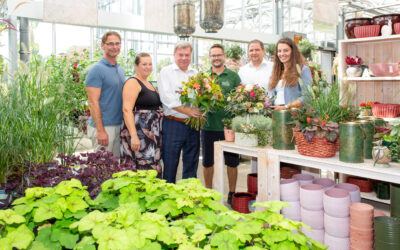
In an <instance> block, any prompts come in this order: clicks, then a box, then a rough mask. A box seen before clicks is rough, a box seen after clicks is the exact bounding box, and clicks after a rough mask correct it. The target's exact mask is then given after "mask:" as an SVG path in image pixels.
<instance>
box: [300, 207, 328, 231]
mask: <svg viewBox="0 0 400 250" xmlns="http://www.w3.org/2000/svg"><path fill="white" fill-rule="evenodd" d="M300 214H301V221H302V222H303V223H304V224H306V225H307V226H310V227H311V228H312V229H323V228H324V210H316V211H315V210H308V209H305V208H304V207H301V208H300Z"/></svg>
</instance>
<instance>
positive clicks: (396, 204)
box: [390, 184, 400, 218]
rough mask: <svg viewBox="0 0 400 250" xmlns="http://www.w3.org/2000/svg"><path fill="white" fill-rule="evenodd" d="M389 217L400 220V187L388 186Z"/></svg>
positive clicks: (396, 185) (395, 185) (397, 185)
mask: <svg viewBox="0 0 400 250" xmlns="http://www.w3.org/2000/svg"><path fill="white" fill-rule="evenodd" d="M390 215H391V216H392V217H398V218H400V185H399V184H391V185H390Z"/></svg>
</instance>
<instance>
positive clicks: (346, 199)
mask: <svg viewBox="0 0 400 250" xmlns="http://www.w3.org/2000/svg"><path fill="white" fill-rule="evenodd" d="M322 200H323V204H324V210H325V213H327V214H329V215H331V216H335V217H347V216H349V215H350V194H349V192H348V191H347V190H344V189H339V188H332V189H329V190H326V191H325V192H324V195H323V197H322Z"/></svg>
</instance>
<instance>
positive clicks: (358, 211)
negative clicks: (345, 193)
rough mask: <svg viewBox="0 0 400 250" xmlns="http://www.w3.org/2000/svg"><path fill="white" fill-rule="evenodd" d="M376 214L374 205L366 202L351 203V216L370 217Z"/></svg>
mask: <svg viewBox="0 0 400 250" xmlns="http://www.w3.org/2000/svg"><path fill="white" fill-rule="evenodd" d="M373 215H374V207H373V206H371V205H369V204H366V203H359V202H357V203H352V204H351V205H350V217H362V218H368V219H369V218H370V219H371V220H372V218H373Z"/></svg>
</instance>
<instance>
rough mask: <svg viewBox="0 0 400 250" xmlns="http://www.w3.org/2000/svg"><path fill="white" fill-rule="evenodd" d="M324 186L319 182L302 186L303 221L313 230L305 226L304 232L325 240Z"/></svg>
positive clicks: (301, 212) (313, 237)
mask: <svg viewBox="0 0 400 250" xmlns="http://www.w3.org/2000/svg"><path fill="white" fill-rule="evenodd" d="M323 193H324V187H323V186H321V185H318V184H304V185H301V186H300V206H301V208H300V214H301V221H302V222H303V223H304V224H306V225H307V226H310V227H311V229H312V230H311V231H310V230H307V229H305V228H303V232H304V233H305V234H306V235H307V236H309V237H311V238H312V239H314V240H316V241H319V242H321V243H322V242H324V233H325V231H324V210H323V203H322V196H323Z"/></svg>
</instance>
